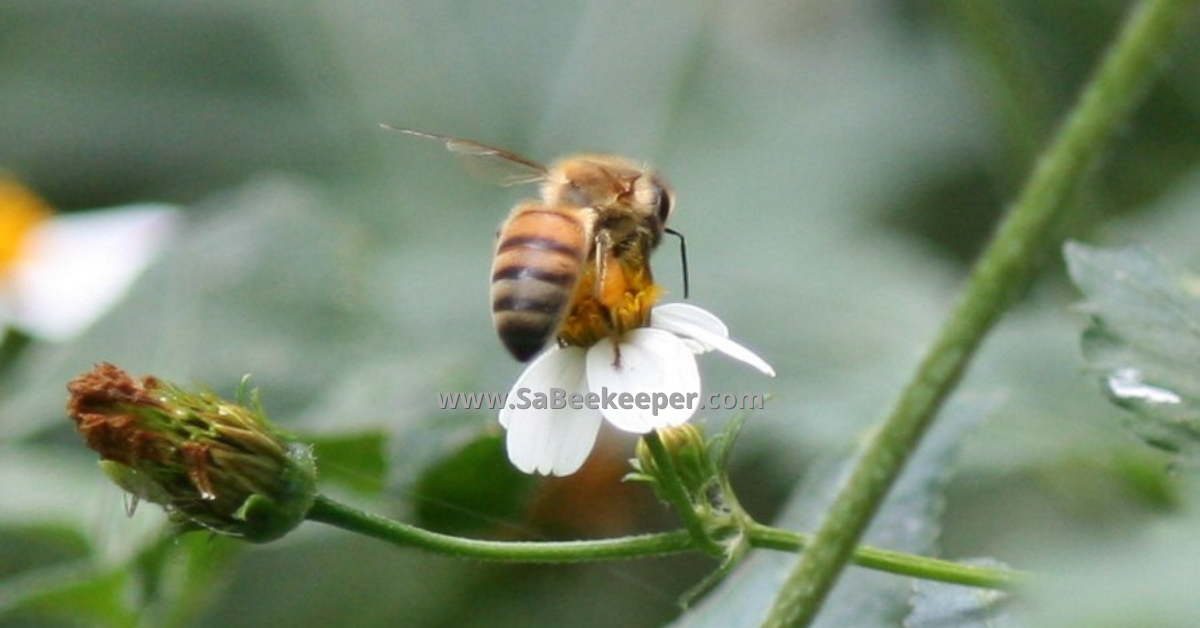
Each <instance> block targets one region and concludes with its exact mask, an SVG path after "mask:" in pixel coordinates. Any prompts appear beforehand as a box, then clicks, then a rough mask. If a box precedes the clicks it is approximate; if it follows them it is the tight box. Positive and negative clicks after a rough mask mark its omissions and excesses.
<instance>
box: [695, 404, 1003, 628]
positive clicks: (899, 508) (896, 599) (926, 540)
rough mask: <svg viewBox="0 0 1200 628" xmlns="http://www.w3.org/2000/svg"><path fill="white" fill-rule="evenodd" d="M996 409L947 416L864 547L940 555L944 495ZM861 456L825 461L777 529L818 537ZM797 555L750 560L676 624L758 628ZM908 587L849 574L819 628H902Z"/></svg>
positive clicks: (954, 410) (964, 408)
mask: <svg viewBox="0 0 1200 628" xmlns="http://www.w3.org/2000/svg"><path fill="white" fill-rule="evenodd" d="M991 405H993V404H982V403H963V404H958V405H956V406H954V407H951V408H949V409H948V410H947V412H946V416H944V417H943V420H942V422H941V423H939V425H938V427H937V428H936V429H935V430H934V431H933V433H931V434H930V437H929V439H928V440H926V441H925V443H923V445H922V447H921V449H920V450H919V452H918V453H917V456H916V457H915V458H914V459H913V460H912V461H911V464H910V466H909V467H908V469H907V471H906V472H905V474H904V475H903V476H902V478H901V480H900V483H899V484H898V485H897V486H896V487H895V490H894V491H893V492H892V494H891V496H890V497H889V498H888V501H887V503H886V504H885V505H884V506H883V509H882V511H881V512H880V513H879V515H878V516H877V517H876V518H875V520H874V522H873V523H872V525H871V529H870V530H869V531H868V532H867V536H866V539H865V543H867V544H870V545H875V546H878V547H885V548H888V549H893V550H897V551H903V552H910V553H914V554H921V555H926V556H929V555H933V554H935V553H936V541H937V538H938V534H939V533H940V531H941V526H942V523H941V513H942V511H943V494H942V493H943V490H944V489H945V486H946V483H947V482H948V481H949V480H950V476H951V474H952V471H953V469H954V460H955V458H956V457H957V454H958V452H959V450H960V447H961V444H962V440H963V437H964V436H965V435H966V434H967V433H968V432H969V431H970V430H971V429H972V428H973V427H974V426H975V425H977V424H978V423H979V422H980V421H981V420H983V419H984V418H986V416H987V414H988V411H989V409H990V407H991ZM860 453H861V450H860V449H859V448H855V449H854V450H852V451H850V452H844V453H839V454H837V455H834V454H830V455H827V456H825V457H823V458H822V459H820V460H818V461H817V462H816V463H815V464H814V469H813V470H812V471H811V472H810V474H809V476H808V477H807V478H806V479H805V481H804V482H803V483H802V484H801V485H800V486H799V487H797V489H796V491H795V492H794V494H793V496H792V498H791V499H790V500H789V503H788V504H787V506H786V507H785V509H784V512H783V514H782V515H781V516H780V517H779V518H778V519H777V520H776V522H775V523H776V524H777V525H780V526H783V527H786V528H788V529H795V530H811V529H813V528H814V527H815V526H816V525H817V523H819V521H820V519H821V517H822V516H823V514H824V513H825V511H826V510H827V509H828V507H829V504H830V503H831V502H832V501H833V499H834V497H836V495H837V493H838V491H839V490H840V489H841V488H842V486H843V484H844V482H845V480H846V476H847V474H848V473H849V471H850V469H851V468H852V467H853V464H854V462H856V461H857V460H858V458H859V454H860ZM795 562H796V557H795V556H790V555H787V554H774V553H771V554H765V553H759V554H756V555H754V556H752V557H750V558H748V559H747V560H746V561H745V562H744V563H743V564H742V566H741V567H739V568H738V569H737V570H736V571H735V572H734V573H733V574H732V575H731V576H730V577H729V579H728V581H727V582H726V583H724V584H723V585H721V586H720V587H718V588H717V589H716V590H715V591H713V592H712V593H711V594H709V597H708V598H706V599H705V600H704V601H702V602H701V603H699V604H697V605H696V607H695V608H694V609H693V610H692V611H691V612H689V613H688V614H687V615H685V616H684V617H683V618H681V619H680V620H679V621H677V622H676V623H674V624H672V625H673V626H676V627H677V628H704V627H707V626H714V627H715V626H722V627H730V628H732V627H737V626H758V625H759V623H760V622H761V621H762V615H763V613H764V612H765V610H766V608H767V607H768V606H769V605H770V602H771V600H772V599H773V598H774V597H775V595H776V593H777V587H778V583H779V582H781V581H782V579H783V577H784V576H785V575H786V574H787V573H788V572H789V571H790V570H791V569H792V567H793V565H794V564H795ZM909 589H910V584H909V582H908V581H907V580H906V579H904V578H901V577H898V576H894V575H890V574H882V573H879V572H873V571H868V570H860V569H852V570H851V571H850V572H848V573H846V574H844V575H843V577H842V579H841V580H840V581H839V584H838V587H837V589H836V590H835V591H834V593H833V595H832V597H831V599H830V600H829V603H828V604H827V605H826V607H825V611H824V613H823V614H822V615H821V616H820V618H819V619H818V621H817V624H816V625H818V626H845V625H854V626H863V627H870V626H881V627H882V626H895V625H897V624H898V623H899V622H900V621H901V620H902V619H903V618H904V616H905V614H906V612H907V604H908V597H909Z"/></svg>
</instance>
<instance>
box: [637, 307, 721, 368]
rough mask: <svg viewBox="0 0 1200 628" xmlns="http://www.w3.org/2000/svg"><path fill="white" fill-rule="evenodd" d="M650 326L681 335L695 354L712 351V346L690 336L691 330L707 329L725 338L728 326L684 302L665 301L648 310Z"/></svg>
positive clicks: (707, 312) (702, 310)
mask: <svg viewBox="0 0 1200 628" xmlns="http://www.w3.org/2000/svg"><path fill="white" fill-rule="evenodd" d="M650 326H651V327H655V328H658V329H664V330H666V331H669V332H671V333H673V334H675V335H676V336H680V337H682V338H683V342H684V344H686V345H687V346H688V348H689V349H691V350H692V353H695V354H697V355H698V354H701V353H708V352H709V351H712V347H710V346H708V345H706V344H704V343H703V342H700V341H698V340H695V339H694V338H692V337H691V334H690V333H688V332H690V331H691V330H693V329H701V330H707V331H709V332H712V333H714V334H717V335H720V336H724V337H726V338H728V337H729V328H728V327H726V326H725V323H723V322H721V319H719V318H717V317H716V315H714V314H713V313H712V312H709V311H708V310H705V309H702V308H698V307H696V306H694V305H688V304H686V303H667V304H665V305H660V306H658V307H656V308H654V309H653V310H652V311H651V312H650Z"/></svg>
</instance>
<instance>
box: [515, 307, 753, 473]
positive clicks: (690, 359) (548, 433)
mask: <svg viewBox="0 0 1200 628" xmlns="http://www.w3.org/2000/svg"><path fill="white" fill-rule="evenodd" d="M713 350H716V351H720V352H721V353H724V354H725V355H727V356H729V357H731V358H734V359H736V360H740V361H742V362H745V363H746V364H749V365H750V366H753V367H754V368H756V369H758V370H759V371H762V372H763V373H764V374H766V375H768V376H770V377H774V376H775V371H774V370H773V369H772V368H771V367H770V365H768V364H767V363H766V362H764V361H763V359H762V358H760V357H758V356H757V355H755V354H754V353H753V352H751V351H750V350H749V349H746V348H745V347H743V346H741V345H739V344H737V343H736V342H734V341H732V340H730V339H729V329H728V328H726V327H725V324H724V323H722V322H721V320H720V319H718V318H717V317H716V316H714V315H713V314H711V313H710V312H708V311H706V310H703V309H701V308H698V307H695V306H693V305H687V304H683V303H669V304H666V305H660V306H658V307H655V308H654V309H653V310H652V311H651V314H650V326H649V327H643V328H638V329H634V330H631V331H628V332H626V333H625V334H624V335H622V336H621V338H620V339H619V340H618V341H617V342H616V343H615V344H614V343H613V342H611V341H607V340H605V341H601V342H599V343H597V344H595V345H593V346H592V347H590V348H584V347H558V346H555V347H552V348H550V349H549V350H547V351H546V352H545V353H543V354H542V355H540V356H538V357H537V359H535V360H534V361H533V362H532V363H530V364H529V366H528V367H527V368H526V369H525V372H524V373H522V374H521V376H520V377H519V378H517V382H516V383H515V384H513V388H512V390H511V391H510V392H509V395H508V406H507V407H505V408H503V409H501V410H500V424H501V425H503V426H504V428H505V429H507V430H508V438H507V445H508V457H509V459H510V460H512V462H513V464H514V465H516V467H517V468H518V469H520V470H521V471H524V472H525V473H543V474H550V475H570V474H571V473H574V472H575V471H576V470H578V469H579V467H580V466H582V465H583V461H584V460H585V459H587V457H588V454H589V453H591V451H592V446H593V445H594V444H595V442H596V434H597V433H598V432H599V430H600V420H601V418H604V419H607V420H608V422H609V423H611V424H612V425H613V426H614V427H616V428H617V429H620V430H624V431H626V432H632V433H635V434H645V433H647V432H649V431H651V430H654V429H657V428H660V427H667V426H671V425H679V424H680V423H684V422H686V421H687V420H688V419H690V418H691V416H692V414H693V413H694V412H695V411H696V405H697V403H696V400H697V399H698V398H699V395H700V372H699V370H698V369H697V368H696V357H695V356H696V354H699V353H707V352H709V351H713ZM553 389H561V390H564V391H566V395H567V399H566V401H567V403H566V404H565V407H563V408H557V409H555V408H551V407H544V408H543V407H538V406H537V404H535V403H530V402H532V401H534V400H536V398H537V395H539V394H544V395H546V396H547V397H548V396H549V395H551V394H552V390H553ZM573 393H577V394H578V395H579V396H580V397H582V396H584V395H587V394H588V393H593V394H594V397H593V399H592V400H593V401H596V400H597V399H598V400H599V406H600V408H599V409H594V408H589V407H588V405H587V404H586V403H578V402H579V400H580V399H579V397H577V398H576V402H577V403H576V404H574V405H575V406H576V407H572V404H571V403H570V396H571V395H572V394H573ZM622 393H628V394H629V395H630V397H629V398H626V400H628V399H636V398H637V395H638V394H639V393H644V394H645V395H647V396H650V397H653V396H655V395H656V394H657V395H660V396H659V401H660V403H659V404H657V405H658V406H662V405H663V404H662V403H661V401H662V400H664V399H666V400H670V399H671V396H672V395H673V394H679V395H682V396H681V397H678V398H676V399H683V400H688V399H689V395H694V396H692V397H690V402H689V403H682V404H676V403H668V404H666V407H658V408H657V410H655V409H654V406H653V405H652V406H651V407H650V408H646V407H639V404H637V403H628V404H627V403H621V401H622V400H621V395H622ZM613 401H616V402H617V403H612V402H613ZM524 406H528V407H524ZM643 406H644V404H643Z"/></svg>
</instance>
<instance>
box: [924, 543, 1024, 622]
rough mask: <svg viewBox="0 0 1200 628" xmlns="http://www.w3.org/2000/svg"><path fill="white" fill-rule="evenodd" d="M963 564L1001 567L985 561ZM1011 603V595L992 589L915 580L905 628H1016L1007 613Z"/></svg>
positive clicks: (991, 561)
mask: <svg viewBox="0 0 1200 628" xmlns="http://www.w3.org/2000/svg"><path fill="white" fill-rule="evenodd" d="M963 562H967V563H970V564H972V565H983V566H988V567H1004V565H1003V564H1002V563H1000V562H999V561H996V560H991V559H986V558H985V559H977V560H969V561H963ZM1011 599H1012V596H1011V594H1009V593H1006V592H1003V591H996V590H995V589H982V588H978V587H966V586H962V585H957V584H948V583H945V582H931V581H924V580H917V581H916V582H915V583H914V584H913V596H912V600H911V605H912V612H911V613H909V616H908V618H907V619H905V620H904V628H1015V626H1017V625H1018V624H1017V623H1016V621H1015V619H1014V618H1013V617H1012V615H1011V613H1009V605H1008V602H1009V601H1010V600H1011Z"/></svg>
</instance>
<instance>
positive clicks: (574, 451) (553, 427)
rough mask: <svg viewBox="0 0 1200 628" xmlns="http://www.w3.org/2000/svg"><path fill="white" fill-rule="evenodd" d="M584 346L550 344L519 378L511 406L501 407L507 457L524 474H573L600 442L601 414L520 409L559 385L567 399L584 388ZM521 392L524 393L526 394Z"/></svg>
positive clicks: (513, 389) (548, 409)
mask: <svg viewBox="0 0 1200 628" xmlns="http://www.w3.org/2000/svg"><path fill="white" fill-rule="evenodd" d="M584 355H585V354H584V350H583V349H581V348H578V347H567V348H565V349H560V348H558V347H554V348H551V349H550V350H549V351H546V352H545V353H543V354H542V355H540V356H538V358H537V359H536V360H534V361H533V362H532V363H530V365H529V366H528V367H526V369H525V372H524V373H522V374H521V376H520V377H518V378H517V382H516V383H515V384H513V388H512V390H511V391H510V392H509V396H508V405H507V406H506V407H504V408H502V409H501V410H500V424H501V425H503V426H504V427H505V428H506V429H507V430H508V435H507V438H506V445H507V448H508V458H509V460H511V461H512V463H513V465H514V466H516V467H517V468H518V469H520V470H521V471H524V472H525V473H544V474H553V475H570V474H571V473H574V472H575V471H577V470H579V467H580V466H582V465H583V462H584V460H586V459H587V457H588V454H589V453H591V451H592V446H593V445H594V444H595V443H596V434H597V432H599V430H600V413H599V412H597V411H596V410H590V409H588V408H587V407H584V408H582V409H579V410H575V409H572V408H571V407H570V405H567V407H565V408H561V409H553V408H533V407H528V408H519V407H517V406H518V405H531V404H530V403H529V402H530V401H532V400H533V399H534V398H535V396H536V395H538V394H544V395H546V396H547V397H549V396H550V395H551V394H552V389H554V388H561V389H563V390H564V391H565V393H566V395H567V396H568V397H569V396H570V395H571V393H582V392H585V391H586V390H587V389H586V385H587V384H586V379H585V376H584V365H585V361H584ZM522 393H523V394H522Z"/></svg>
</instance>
